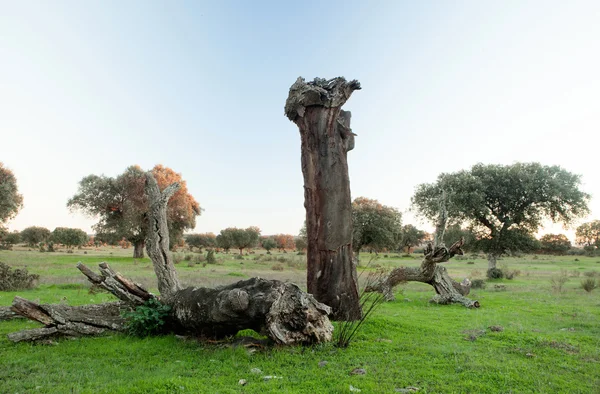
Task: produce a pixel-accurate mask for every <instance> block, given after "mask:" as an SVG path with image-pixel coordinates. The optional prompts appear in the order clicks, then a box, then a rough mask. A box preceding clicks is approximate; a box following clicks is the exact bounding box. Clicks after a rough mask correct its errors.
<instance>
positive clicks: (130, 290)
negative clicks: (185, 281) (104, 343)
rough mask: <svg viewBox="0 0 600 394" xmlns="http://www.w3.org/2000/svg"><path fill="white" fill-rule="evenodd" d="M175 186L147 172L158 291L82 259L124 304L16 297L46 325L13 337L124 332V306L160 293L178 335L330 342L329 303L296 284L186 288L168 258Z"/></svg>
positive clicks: (18, 305)
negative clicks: (241, 334)
mask: <svg viewBox="0 0 600 394" xmlns="http://www.w3.org/2000/svg"><path fill="white" fill-rule="evenodd" d="M177 188H178V185H177V184H174V185H171V186H169V187H168V188H166V189H165V190H164V191H163V192H161V191H160V190H159V188H158V185H157V183H156V180H155V179H154V178H153V177H152V175H151V174H149V175H147V182H146V192H147V194H148V197H149V201H150V210H149V214H148V216H149V231H148V238H147V240H146V244H147V248H148V249H147V250H148V255H149V256H150V258H151V259H152V263H153V265H154V270H155V273H156V276H157V279H158V288H159V289H160V290H161V296H160V297H157V296H155V295H153V294H151V293H149V292H148V291H147V290H146V289H144V288H143V287H142V286H141V285H139V284H137V283H134V282H132V281H131V280H129V279H126V278H124V277H123V276H122V275H120V274H119V273H117V272H114V271H113V270H112V269H111V268H110V267H109V266H108V265H107V264H106V263H101V264H100V265H99V267H100V274H97V273H96V272H94V271H92V270H91V269H89V268H88V267H86V266H85V265H83V264H81V263H79V264H78V265H77V268H78V269H79V270H80V271H81V272H82V273H83V274H84V275H85V276H86V277H87V278H88V280H89V281H90V282H92V283H94V284H95V285H97V286H100V287H102V288H104V289H106V290H108V291H109V292H111V293H112V294H113V295H115V296H116V297H117V298H119V300H120V302H117V303H109V304H100V305H87V306H83V307H68V306H63V305H38V304H36V303H33V302H31V301H27V300H24V299H22V298H19V297H16V298H15V300H14V301H13V305H12V307H11V309H12V311H14V312H17V313H19V314H21V315H23V316H25V317H27V318H29V319H32V320H35V321H38V322H40V323H42V324H44V326H45V327H43V328H38V329H34V330H26V331H21V332H19V333H14V334H10V335H9V338H10V339H11V340H13V341H15V342H19V341H24V340H39V339H44V338H49V337H53V336H57V335H63V336H65V335H66V336H81V335H98V334H102V333H104V332H105V331H106V330H116V331H119V330H122V329H123V327H124V323H125V322H124V320H123V317H122V315H121V312H122V311H124V310H130V309H133V308H135V307H137V306H139V305H142V304H144V303H145V302H146V301H148V300H150V299H152V298H157V299H159V301H160V302H161V303H163V304H166V305H168V306H170V307H171V313H170V317H169V319H168V321H167V326H168V327H167V328H168V329H170V330H171V331H173V332H175V333H179V334H189V335H194V336H199V337H216V338H219V337H225V336H229V335H233V334H235V333H236V332H237V331H239V330H241V329H246V328H250V329H254V330H256V331H259V332H262V333H264V334H265V335H267V336H268V337H269V338H271V339H272V340H273V341H275V342H276V343H279V344H300V343H315V342H325V341H330V340H331V338H332V332H333V326H332V325H331V322H330V321H329V318H328V314H330V313H331V308H329V307H328V306H327V305H324V304H321V303H320V302H318V301H317V300H315V298H314V297H313V296H312V295H311V294H307V293H304V292H303V291H302V290H300V288H298V287H297V286H296V285H294V284H291V283H283V282H280V281H276V280H265V279H260V278H253V279H249V280H246V281H241V282H238V283H235V284H232V285H229V286H223V287H217V288H214V289H209V288H196V287H190V288H186V289H181V286H180V284H179V280H178V278H177V272H176V271H175V268H174V266H173V263H172V261H171V257H170V254H169V252H168V248H169V234H168V228H167V226H166V220H167V216H166V209H167V202H168V199H169V197H170V196H171V195H172V194H173V193H174V192H175V191H176V190H177Z"/></svg>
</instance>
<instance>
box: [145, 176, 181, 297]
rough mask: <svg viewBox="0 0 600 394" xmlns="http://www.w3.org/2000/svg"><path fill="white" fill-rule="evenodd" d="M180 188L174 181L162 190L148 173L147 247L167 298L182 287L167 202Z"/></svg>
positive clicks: (162, 290) (159, 287)
mask: <svg viewBox="0 0 600 394" xmlns="http://www.w3.org/2000/svg"><path fill="white" fill-rule="evenodd" d="M178 189H179V184H178V183H174V184H172V185H170V186H168V187H167V188H165V190H163V191H162V192H161V191H160V189H159V187H158V183H157V182H156V179H154V176H153V175H152V173H151V172H147V173H146V194H147V195H148V200H149V209H148V221H149V223H148V235H147V236H146V248H147V250H148V256H150V259H151V260H152V264H153V265H154V272H155V273H156V278H157V279H158V290H159V291H160V294H161V295H162V296H163V297H166V298H168V297H169V296H170V295H171V294H173V293H175V292H177V291H178V290H180V289H181V284H180V283H179V278H178V277H177V271H176V270H175V265H174V264H173V260H172V258H171V253H170V252H169V227H168V225H167V203H168V202H169V199H170V198H171V196H172V195H173V194H175V192H176V191H177V190H178Z"/></svg>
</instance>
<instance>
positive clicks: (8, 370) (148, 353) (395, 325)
mask: <svg viewBox="0 0 600 394" xmlns="http://www.w3.org/2000/svg"><path fill="white" fill-rule="evenodd" d="M85 252H87V253H86V254H84V251H83V250H76V251H75V253H73V254H66V253H40V252H37V251H28V250H26V249H23V250H17V251H0V261H2V262H4V263H8V264H10V265H12V266H15V267H23V266H26V267H27V268H28V269H29V270H30V272H33V273H37V274H40V275H41V280H40V286H39V287H38V288H37V289H34V290H27V291H18V292H0V305H10V303H11V301H12V299H13V297H14V296H15V295H20V296H23V297H26V298H29V299H33V300H39V301H40V302H52V303H60V302H63V303H69V304H73V305H77V304H85V303H99V302H104V301H108V300H112V299H113V298H112V296H110V295H108V294H104V293H97V294H90V293H89V291H88V289H89V286H88V284H87V283H86V282H85V280H84V278H83V275H81V274H79V272H78V271H77V270H76V269H75V264H76V263H77V262H78V261H83V262H84V263H86V264H88V265H89V266H91V267H94V266H96V264H97V263H99V262H101V261H107V262H109V264H111V266H112V267H113V268H114V269H116V270H118V271H120V272H121V273H123V274H124V275H125V276H128V277H132V278H134V279H135V280H136V281H138V282H141V283H144V284H146V285H148V286H149V287H151V288H153V289H154V290H155V288H156V283H155V279H154V273H153V270H152V267H151V264H150V262H149V260H148V259H142V260H138V261H134V260H133V259H132V258H131V257H130V256H131V254H132V251H131V250H122V249H117V248H115V249H102V250H93V249H89V250H85ZM371 257H372V256H370V255H369V254H366V255H361V259H362V261H364V262H366V261H368V260H369V259H370V258H371ZM218 258H219V260H220V261H219V263H218V264H215V265H210V264H208V265H206V266H203V264H193V263H192V262H189V261H185V260H184V261H182V262H180V263H179V264H177V270H178V272H179V275H180V277H181V278H182V280H183V282H184V283H186V284H189V285H200V286H216V285H219V284H225V283H232V282H235V281H238V280H240V279H244V278H246V277H252V276H261V277H265V278H273V279H280V280H290V281H294V282H296V283H298V284H300V286H305V270H304V264H303V261H304V257H303V256H296V255H295V254H292V253H288V254H285V255H282V254H274V255H273V256H272V257H271V258H272V259H273V260H276V259H277V258H280V259H281V261H267V260H265V259H266V257H265V256H262V255H258V254H257V255H249V256H244V260H237V259H234V258H233V254H231V255H223V254H219V255H218ZM419 261H420V260H419V258H418V256H415V258H402V257H400V256H398V255H390V256H389V257H384V256H383V255H380V256H379V258H378V259H374V260H373V261H372V262H371V266H381V267H390V268H391V267H397V266H400V265H416V264H419ZM499 263H500V264H506V265H508V267H509V268H511V269H517V270H519V271H520V275H519V276H517V277H516V278H515V279H513V280H498V281H492V282H489V283H488V284H487V287H486V289H474V290H473V291H472V293H471V297H472V298H475V299H478V300H479V301H480V302H481V305H482V307H481V308H480V309H477V310H468V309H465V308H464V307H461V306H439V305H433V304H430V303H429V302H428V301H429V299H430V298H431V296H432V295H433V289H432V288H431V287H429V286H427V285H423V284H418V283H410V284H407V285H405V286H402V287H401V288H399V289H398V292H397V300H396V301H393V302H389V303H386V304H384V305H383V306H381V307H380V308H379V309H378V310H377V311H376V312H375V314H374V315H373V316H372V318H371V319H370V320H368V321H367V322H366V323H365V325H364V326H363V329H362V330H361V331H360V332H359V334H358V335H357V337H356V339H355V340H354V341H353V342H352V343H351V345H350V347H349V348H347V349H338V348H335V347H334V346H333V345H332V344H323V345H318V346H313V347H289V348H280V347H271V348H266V349H258V350H256V351H254V350H255V349H248V348H245V347H243V346H237V347H236V346H232V345H229V344H227V343H221V344H206V343H198V342H197V341H194V340H185V339H179V338H177V337H175V336H163V337H152V338H145V339H141V338H134V337H128V336H125V335H121V334H113V335H109V336H106V337H99V338H81V339H76V340H71V339H62V340H58V341H56V343H55V344H52V345H33V344H13V343H11V342H9V341H8V340H7V339H6V334H8V333H10V332H13V331H17V330H20V329H24V328H33V327H36V324H35V323H33V322H29V321H23V320H21V321H9V322H0V393H280V392H291V393H350V392H353V391H352V390H357V389H360V390H361V392H363V393H394V392H402V389H406V388H408V387H417V388H419V393H600V290H595V291H593V292H592V293H586V292H585V291H584V290H582V289H581V288H580V287H579V285H580V281H581V280H582V279H583V278H585V276H584V273H586V272H591V271H595V272H600V258H590V257H570V256H569V257H555V256H524V257H521V258H505V259H503V260H501V261H499ZM447 267H448V270H449V272H450V275H451V276H453V277H454V278H456V279H459V280H460V279H462V278H463V277H465V276H468V277H471V278H477V277H479V278H483V276H484V274H485V270H486V267H487V263H486V261H485V260H484V259H483V258H481V257H475V256H471V257H468V258H466V259H461V260H453V261H452V262H450V263H447ZM370 269H371V268H369V269H367V270H370ZM360 270H361V271H362V270H364V268H361V269H360ZM561 273H562V274H563V275H566V276H568V277H569V281H568V282H567V283H566V284H565V286H564V290H563V291H562V292H560V293H558V292H555V291H553V290H552V286H551V283H550V279H551V277H552V276H553V275H560V274H561ZM496 285H500V286H496ZM502 285H503V286H505V289H502V288H501V286H502ZM491 326H498V327H501V328H502V330H501V331H493V330H491V329H490V328H489V327H491ZM241 334H242V335H250V334H252V333H248V332H244V333H241ZM355 368H362V369H364V371H365V372H366V373H365V374H363V375H360V374H352V373H351V372H352V371H353V370H354V369H355ZM253 369H254V371H253ZM256 369H259V370H260V372H257V370H256ZM253 372H255V373H253ZM264 376H276V378H272V379H265V378H264ZM240 379H245V380H246V381H247V384H246V385H245V386H242V385H240V384H238V381H239V380H240ZM351 388H352V389H351ZM405 392H406V391H405Z"/></svg>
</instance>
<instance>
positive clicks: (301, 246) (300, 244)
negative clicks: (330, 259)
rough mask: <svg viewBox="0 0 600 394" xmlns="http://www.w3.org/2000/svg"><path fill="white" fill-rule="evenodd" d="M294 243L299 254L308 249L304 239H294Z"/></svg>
mask: <svg viewBox="0 0 600 394" xmlns="http://www.w3.org/2000/svg"><path fill="white" fill-rule="evenodd" d="M294 243H295V244H296V250H297V251H299V252H301V251H303V250H305V249H306V248H307V247H308V242H306V238H304V237H296V238H295V239H294Z"/></svg>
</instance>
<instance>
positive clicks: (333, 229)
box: [285, 78, 361, 320]
mask: <svg viewBox="0 0 600 394" xmlns="http://www.w3.org/2000/svg"><path fill="white" fill-rule="evenodd" d="M357 89H360V84H359V83H358V81H350V82H348V81H346V80H345V79H344V78H334V79H331V80H325V79H319V78H316V79H315V80H314V81H312V82H306V81H305V80H304V79H303V78H298V80H297V81H296V82H295V83H294V84H293V85H292V86H291V88H290V92H289V95H288V98H287V101H286V105H285V114H286V116H287V117H288V118H289V119H290V120H291V121H293V122H294V123H295V124H296V125H297V126H298V129H299V131H300V137H301V159H302V174H303V176H304V206H305V208H306V230H307V236H308V248H307V284H308V291H309V293H312V294H313V295H314V296H315V297H316V299H317V300H319V301H320V302H323V303H325V304H327V305H329V306H331V307H332V309H333V318H334V319H335V320H355V319H359V318H360V317H361V308H360V303H359V295H358V282H357V275H356V265H355V264H354V262H353V258H352V208H351V198H350V180H349V177H348V162H347V152H348V151H349V150H351V149H353V148H354V135H355V134H354V133H353V132H352V129H351V128H350V119H351V114H350V112H347V111H342V110H341V107H342V105H344V103H345V102H346V100H348V98H349V97H350V95H351V94H352V92H353V91H354V90H357Z"/></svg>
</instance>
